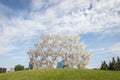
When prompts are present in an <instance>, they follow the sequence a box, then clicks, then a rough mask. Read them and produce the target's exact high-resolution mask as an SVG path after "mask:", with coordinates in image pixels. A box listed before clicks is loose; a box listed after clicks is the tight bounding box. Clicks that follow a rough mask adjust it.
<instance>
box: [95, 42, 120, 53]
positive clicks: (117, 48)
mask: <svg viewBox="0 0 120 80" xmlns="http://www.w3.org/2000/svg"><path fill="white" fill-rule="evenodd" d="M94 52H95V53H98V54H101V53H103V54H105V53H108V54H114V55H120V42H118V43H114V44H113V45H111V46H109V47H106V48H99V49H95V50H94Z"/></svg>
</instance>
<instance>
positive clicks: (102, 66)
mask: <svg viewBox="0 0 120 80" xmlns="http://www.w3.org/2000/svg"><path fill="white" fill-rule="evenodd" d="M100 69H101V70H107V69H108V65H107V64H106V62H105V61H103V62H102V64H101V68H100Z"/></svg>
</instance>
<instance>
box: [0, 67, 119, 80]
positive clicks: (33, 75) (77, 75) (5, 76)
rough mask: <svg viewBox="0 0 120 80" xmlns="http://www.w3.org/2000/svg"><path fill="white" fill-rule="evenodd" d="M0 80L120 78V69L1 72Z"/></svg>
mask: <svg viewBox="0 0 120 80" xmlns="http://www.w3.org/2000/svg"><path fill="white" fill-rule="evenodd" d="M0 80H120V71H102V70H89V69H67V68H66V69H39V70H26V71H17V72H10V73H1V74H0Z"/></svg>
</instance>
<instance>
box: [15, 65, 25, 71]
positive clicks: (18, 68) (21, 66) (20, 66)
mask: <svg viewBox="0 0 120 80" xmlns="http://www.w3.org/2000/svg"><path fill="white" fill-rule="evenodd" d="M14 69H15V71H21V70H24V66H23V65H20V64H18V65H16V66H15V68H14Z"/></svg>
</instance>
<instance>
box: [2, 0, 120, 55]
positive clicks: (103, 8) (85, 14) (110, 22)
mask: <svg viewBox="0 0 120 80" xmlns="http://www.w3.org/2000/svg"><path fill="white" fill-rule="evenodd" d="M47 1H48V2H46V1H44V0H32V9H31V11H30V14H28V15H26V17H28V18H27V19H25V18H24V17H25V14H27V13H24V14H23V11H22V12H21V13H18V14H20V15H19V16H17V17H14V16H13V17H11V19H8V18H6V16H3V12H4V10H3V8H4V9H5V11H8V12H12V11H11V9H9V8H8V7H6V6H5V5H3V4H2V7H0V10H2V13H1V12H0V13H1V14H0V26H1V27H2V28H0V29H1V30H0V42H1V43H4V44H0V48H1V50H0V52H2V53H7V52H8V51H11V50H13V49H16V46H15V45H13V44H12V42H14V41H17V40H19V39H24V40H28V39H32V37H33V36H35V35H40V33H41V32H47V33H76V34H83V33H89V32H100V31H106V30H109V28H116V26H120V22H119V21H120V17H119V16H120V13H119V11H120V6H119V4H120V1H119V0H100V1H97V0H92V1H90V0H76V1H75V0H47ZM0 6H1V5H0ZM13 13H14V12H13ZM3 46H4V47H6V48H3Z"/></svg>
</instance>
